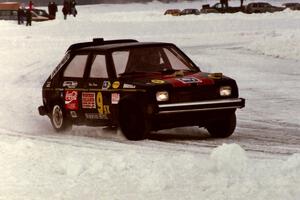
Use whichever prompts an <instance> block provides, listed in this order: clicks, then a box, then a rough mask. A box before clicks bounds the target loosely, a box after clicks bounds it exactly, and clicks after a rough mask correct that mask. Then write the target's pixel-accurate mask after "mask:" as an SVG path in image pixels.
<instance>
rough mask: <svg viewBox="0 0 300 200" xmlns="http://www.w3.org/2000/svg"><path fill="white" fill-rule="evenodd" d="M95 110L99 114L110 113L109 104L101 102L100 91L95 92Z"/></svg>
mask: <svg viewBox="0 0 300 200" xmlns="http://www.w3.org/2000/svg"><path fill="white" fill-rule="evenodd" d="M97 110H98V113H99V114H100V115H101V116H102V115H108V114H110V110H109V105H104V104H103V96H102V93H101V92H98V93H97Z"/></svg>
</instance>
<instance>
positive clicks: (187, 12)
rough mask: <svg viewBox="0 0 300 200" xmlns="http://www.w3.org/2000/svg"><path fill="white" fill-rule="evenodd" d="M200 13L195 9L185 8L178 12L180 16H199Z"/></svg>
mask: <svg viewBox="0 0 300 200" xmlns="http://www.w3.org/2000/svg"><path fill="white" fill-rule="evenodd" d="M199 14H200V11H199V10H198V9H195V8H187V9H184V10H182V11H181V12H180V15H199Z"/></svg>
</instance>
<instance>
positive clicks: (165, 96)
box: [156, 91, 169, 101]
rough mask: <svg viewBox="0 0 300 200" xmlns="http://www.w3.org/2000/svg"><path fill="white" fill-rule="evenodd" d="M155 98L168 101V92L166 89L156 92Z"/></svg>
mask: <svg viewBox="0 0 300 200" xmlns="http://www.w3.org/2000/svg"><path fill="white" fill-rule="evenodd" d="M156 100H157V101H168V100H169V93H168V92H167V91H160V92H156Z"/></svg>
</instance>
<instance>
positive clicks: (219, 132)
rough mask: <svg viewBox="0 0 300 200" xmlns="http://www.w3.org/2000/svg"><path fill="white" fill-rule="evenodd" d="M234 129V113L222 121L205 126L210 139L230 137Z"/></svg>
mask: <svg viewBox="0 0 300 200" xmlns="http://www.w3.org/2000/svg"><path fill="white" fill-rule="evenodd" d="M235 127H236V116H235V113H232V114H231V115H229V116H227V117H226V118H224V119H220V120H217V121H214V122H213V123H211V124H209V125H208V126H206V129H207V130H208V132H209V134H210V135H211V137H214V138H227V137H229V136H231V135H232V134H233V132H234V130H235Z"/></svg>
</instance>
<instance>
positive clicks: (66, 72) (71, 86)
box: [59, 53, 88, 119]
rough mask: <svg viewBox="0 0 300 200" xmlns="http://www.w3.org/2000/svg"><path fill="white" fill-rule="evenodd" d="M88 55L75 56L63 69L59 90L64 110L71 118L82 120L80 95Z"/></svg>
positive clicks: (82, 88)
mask: <svg viewBox="0 0 300 200" xmlns="http://www.w3.org/2000/svg"><path fill="white" fill-rule="evenodd" d="M87 63H88V54H87V53H86V54H76V55H74V56H73V57H72V58H71V59H70V61H69V62H67V63H66V66H65V67H64V69H63V72H62V74H61V76H62V77H61V81H60V82H59V84H60V88H62V90H63V100H64V108H65V110H66V111H67V113H69V114H70V115H71V117H72V118H77V119H80V118H82V110H81V104H80V102H81V95H82V91H83V90H84V77H85V70H86V66H87Z"/></svg>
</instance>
